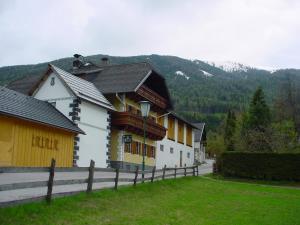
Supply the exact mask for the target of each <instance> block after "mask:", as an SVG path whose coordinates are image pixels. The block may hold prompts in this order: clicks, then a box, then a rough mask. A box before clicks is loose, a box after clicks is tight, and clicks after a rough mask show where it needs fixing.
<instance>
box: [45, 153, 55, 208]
mask: <svg viewBox="0 0 300 225" xmlns="http://www.w3.org/2000/svg"><path fill="white" fill-rule="evenodd" d="M54 169H55V159H52V160H51V166H50V168H49V180H48V190H47V196H46V201H47V202H48V203H50V202H51V197H52V188H53V180H54Z"/></svg>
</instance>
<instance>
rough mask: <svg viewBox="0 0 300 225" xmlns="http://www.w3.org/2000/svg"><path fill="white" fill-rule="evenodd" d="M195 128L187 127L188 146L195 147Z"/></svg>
mask: <svg viewBox="0 0 300 225" xmlns="http://www.w3.org/2000/svg"><path fill="white" fill-rule="evenodd" d="M192 135H193V128H192V127H190V126H187V127H186V144H187V145H189V146H192V145H193V143H192V142H193V136H192Z"/></svg>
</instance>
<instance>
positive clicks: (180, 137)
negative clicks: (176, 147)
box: [177, 120, 184, 144]
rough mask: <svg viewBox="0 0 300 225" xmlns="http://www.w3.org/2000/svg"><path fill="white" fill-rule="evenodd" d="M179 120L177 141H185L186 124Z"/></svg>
mask: <svg viewBox="0 0 300 225" xmlns="http://www.w3.org/2000/svg"><path fill="white" fill-rule="evenodd" d="M177 121H178V132H177V141H178V142H179V143H182V144H183V142H184V124H183V122H181V121H179V120H177Z"/></svg>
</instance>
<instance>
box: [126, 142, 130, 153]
mask: <svg viewBox="0 0 300 225" xmlns="http://www.w3.org/2000/svg"><path fill="white" fill-rule="evenodd" d="M125 152H127V153H131V144H129V143H125Z"/></svg>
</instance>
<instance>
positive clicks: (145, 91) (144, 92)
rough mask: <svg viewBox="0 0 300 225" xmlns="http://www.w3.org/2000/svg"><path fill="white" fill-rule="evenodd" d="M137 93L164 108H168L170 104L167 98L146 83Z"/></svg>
mask: <svg viewBox="0 0 300 225" xmlns="http://www.w3.org/2000/svg"><path fill="white" fill-rule="evenodd" d="M137 93H138V94H139V95H140V96H142V97H144V98H146V99H148V100H149V101H150V102H152V103H153V104H155V105H157V106H159V107H160V108H162V109H166V108H167V106H168V103H167V100H166V99H165V98H163V97H161V96H160V95H159V94H157V93H156V92H155V91H153V90H151V89H150V88H148V87H146V86H145V85H142V86H141V87H140V88H139V89H138V90H137Z"/></svg>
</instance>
